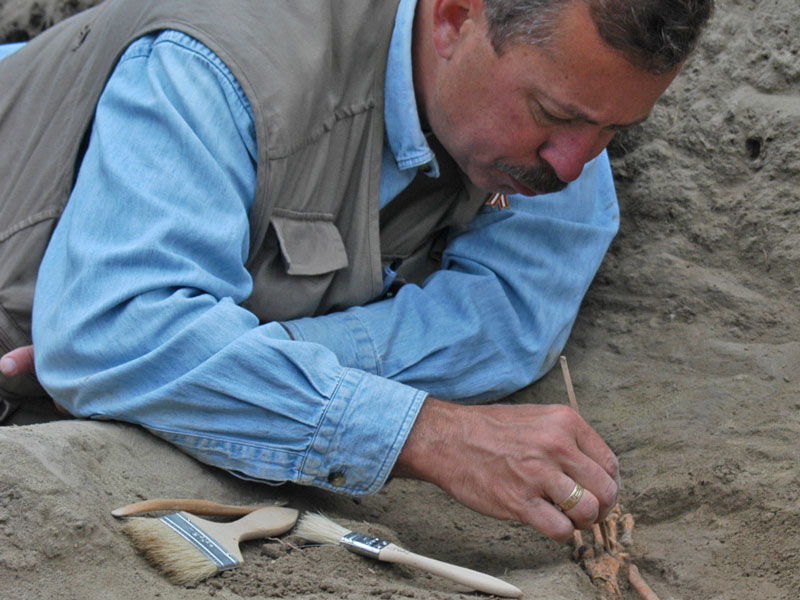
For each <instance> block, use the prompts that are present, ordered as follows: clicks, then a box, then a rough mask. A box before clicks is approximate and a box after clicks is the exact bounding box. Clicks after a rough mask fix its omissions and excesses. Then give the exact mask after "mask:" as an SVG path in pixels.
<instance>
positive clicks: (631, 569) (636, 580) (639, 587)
mask: <svg viewBox="0 0 800 600" xmlns="http://www.w3.org/2000/svg"><path fill="white" fill-rule="evenodd" d="M628 581H629V582H630V584H631V585H632V586H633V589H635V590H636V592H637V593H638V594H639V596H641V598H642V600H659V598H658V596H656V593H655V592H654V591H653V590H652V588H651V587H650V586H649V585H647V582H646V581H645V580H644V579H642V576H641V575H640V574H639V569H638V568H637V567H636V565H634V564H633V563H631V564H630V565H628Z"/></svg>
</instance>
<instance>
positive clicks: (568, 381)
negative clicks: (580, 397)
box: [558, 356, 581, 414]
mask: <svg viewBox="0 0 800 600" xmlns="http://www.w3.org/2000/svg"><path fill="white" fill-rule="evenodd" d="M558 360H559V362H560V363H561V373H562V374H563V375H564V383H565V384H566V386H567V397H568V398H569V405H570V406H571V407H572V410H574V411H575V412H576V413H578V414H581V411H580V409H579V408H578V401H577V400H576V398H575V390H574V389H573V388H572V377H570V376H569V367H568V366H567V357H566V356H562V357H561V358H559V359H558Z"/></svg>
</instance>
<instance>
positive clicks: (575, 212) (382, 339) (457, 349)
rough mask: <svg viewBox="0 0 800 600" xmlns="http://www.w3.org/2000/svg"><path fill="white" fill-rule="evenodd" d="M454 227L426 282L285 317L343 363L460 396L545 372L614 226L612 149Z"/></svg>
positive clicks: (492, 392)
mask: <svg viewBox="0 0 800 600" xmlns="http://www.w3.org/2000/svg"><path fill="white" fill-rule="evenodd" d="M510 205H511V207H510V210H503V211H498V210H496V209H491V208H489V207H484V208H483V209H482V210H481V212H480V213H479V214H478V215H477V217H476V218H475V219H473V221H472V222H471V223H470V224H469V227H468V228H467V230H466V231H462V232H458V233H454V234H453V235H452V237H451V239H450V240H449V243H448V247H447V250H446V252H445V254H444V258H443V268H442V270H440V271H437V272H436V273H434V274H433V275H432V276H431V277H430V278H429V279H428V280H427V281H426V282H425V283H424V284H423V285H422V286H421V287H420V286H416V285H410V284H408V285H405V286H403V287H402V288H400V291H399V293H398V294H397V295H396V296H395V297H394V298H391V299H387V300H383V301H381V302H376V303H374V304H370V305H367V306H363V307H354V308H350V309H348V310H347V311H345V312H342V313H337V314H332V315H327V316H324V317H318V318H315V319H297V320H294V321H289V322H287V323H285V325H286V326H287V328H288V329H289V330H290V331H291V332H292V334H293V335H294V337H295V339H298V340H305V341H313V342H318V343H320V344H322V345H324V346H326V347H329V348H332V349H333V350H334V351H335V352H336V354H337V356H338V358H339V361H340V362H341V364H343V365H347V366H351V367H353V368H358V369H363V370H365V371H369V372H370V373H375V374H377V375H381V376H383V377H388V378H391V379H393V380H395V381H398V382H402V383H405V384H407V385H411V386H414V387H415V388H418V389H421V390H425V391H426V392H428V393H430V394H431V395H433V396H435V397H438V398H443V399H450V400H454V401H458V402H463V403H477V402H482V401H487V400H493V399H497V398H500V397H502V396H504V395H507V394H509V393H511V392H513V391H515V390H517V389H520V388H521V387H524V386H525V385H527V384H529V383H530V382H531V381H533V380H535V379H537V378H539V377H541V376H543V375H544V374H545V373H546V372H547V371H548V370H549V369H550V368H551V367H552V366H553V365H554V364H555V361H556V359H557V357H558V355H559V354H560V352H561V350H562V349H563V347H564V344H565V343H566V341H567V337H568V335H569V333H570V331H571V329H572V326H573V324H574V322H575V318H576V316H577V313H578V308H579V307H580V304H581V301H582V299H583V296H584V294H585V293H586V291H587V289H588V287H589V284H590V283H591V281H592V279H593V278H594V275H595V273H596V271H597V269H598V267H599V266H600V263H601V261H602V259H603V256H604V255H605V253H606V251H607V249H608V246H609V244H610V243H611V240H612V239H613V238H614V235H615V234H616V232H617V230H618V226H619V208H618V205H617V198H616V193H615V191H614V183H613V179H612V176H611V169H610V167H609V163H608V157H607V155H606V153H605V152H604V153H603V154H601V155H600V156H599V157H598V158H596V159H595V160H594V161H592V162H590V163H588V164H587V165H586V167H585V168H584V171H583V173H582V175H581V177H580V178H578V179H577V180H576V181H574V182H573V183H571V184H570V185H569V186H567V188H566V189H565V190H563V191H562V192H559V193H555V194H548V195H543V196H536V197H532V198H526V197H523V196H512V197H511V198H510Z"/></svg>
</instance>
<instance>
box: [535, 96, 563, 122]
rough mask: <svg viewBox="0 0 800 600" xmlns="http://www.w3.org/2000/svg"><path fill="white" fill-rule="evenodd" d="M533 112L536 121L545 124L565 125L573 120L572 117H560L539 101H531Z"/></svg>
mask: <svg viewBox="0 0 800 600" xmlns="http://www.w3.org/2000/svg"><path fill="white" fill-rule="evenodd" d="M531 112H532V113H533V117H534V119H535V120H536V121H538V122H539V123H542V124H545V125H563V124H565V123H570V122H571V121H572V118H571V117H559V116H556V115H554V114H553V113H551V112H550V111H548V110H547V109H546V108H545V107H544V106H542V105H541V103H539V102H537V101H533V102H531Z"/></svg>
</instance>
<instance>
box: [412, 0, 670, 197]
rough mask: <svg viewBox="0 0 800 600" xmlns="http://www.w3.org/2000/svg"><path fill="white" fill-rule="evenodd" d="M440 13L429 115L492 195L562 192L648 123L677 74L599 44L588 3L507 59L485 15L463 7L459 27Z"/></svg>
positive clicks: (514, 46) (576, 5)
mask: <svg viewBox="0 0 800 600" xmlns="http://www.w3.org/2000/svg"><path fill="white" fill-rule="evenodd" d="M478 4H480V3H478ZM442 14H443V15H445V18H444V19H440V20H439V22H438V23H437V19H436V17H434V38H435V40H436V41H435V42H434V45H435V47H436V50H437V52H438V54H439V57H440V68H439V70H438V71H437V74H436V76H435V78H434V79H433V83H432V85H431V86H430V94H429V97H428V98H427V99H426V100H427V101H426V102H425V112H426V116H427V119H428V122H429V124H430V126H431V128H432V130H433V131H434V133H435V134H436V136H437V137H438V138H439V140H440V141H441V142H442V144H443V145H444V147H445V148H447V150H448V152H450V154H451V155H452V156H453V158H454V159H455V160H456V161H457V162H458V164H459V165H460V167H461V168H462V170H464V172H465V173H466V174H467V175H468V176H469V178H470V179H471V180H472V182H473V183H474V184H475V185H477V186H478V187H480V188H482V189H485V190H487V191H492V192H505V193H521V194H525V195H533V194H534V193H548V192H554V191H558V190H560V189H563V187H564V186H565V185H566V184H567V183H568V182H570V181H573V180H574V179H577V178H578V176H579V175H580V174H581V171H582V170H583V166H584V165H585V164H586V163H587V162H588V161H590V160H591V159H593V158H594V157H595V156H597V155H598V154H599V153H600V152H601V151H602V150H603V148H605V147H606V145H607V144H608V142H609V141H610V140H611V138H612V137H613V136H614V133H616V132H617V131H618V130H619V129H621V128H624V127H628V126H631V125H634V124H636V123H639V122H641V121H643V120H644V119H646V118H647V116H648V114H649V113H650V111H651V109H652V108H653V104H655V102H656V100H657V99H658V97H659V96H660V95H661V94H662V93H663V92H664V90H665V89H666V88H667V86H668V85H669V84H670V83H671V82H672V80H673V79H674V77H675V75H676V74H677V70H676V71H675V72H674V73H669V74H666V75H653V74H651V73H648V72H646V71H644V70H642V69H639V68H637V67H635V66H633V65H632V64H631V63H630V62H628V61H627V60H626V59H625V58H624V57H623V56H622V55H620V54H619V53H618V52H617V51H615V50H613V49H612V48H610V47H609V46H608V45H607V44H606V43H605V42H604V41H603V40H602V38H600V36H599V34H598V33H597V30H596V28H595V25H594V23H593V21H592V20H591V17H590V15H589V12H588V8H587V7H586V5H585V4H584V3H583V2H573V3H572V4H570V5H568V6H567V7H566V8H564V10H563V12H562V14H561V16H560V17H559V22H558V23H557V25H556V28H555V29H556V33H555V37H554V39H553V40H552V41H551V42H549V43H548V44H546V45H545V46H533V45H530V44H526V43H521V42H517V43H514V42H512V43H511V44H510V45H509V46H508V47H507V48H506V49H505V51H504V53H503V54H502V56H498V55H497V53H495V51H494V49H493V47H492V45H491V43H490V41H489V38H488V37H487V26H486V21H485V19H484V18H483V13H482V10H481V11H480V12H477V11H472V12H470V13H469V16H466V15H467V11H466V10H464V11H462V13H461V15H462V17H463V19H461V20H458V19H456V15H457V14H458V13H457V12H455V11H454V12H451V13H444V12H443V13H442ZM440 16H441V15H440ZM448 16H449V17H452V19H451V20H450V21H451V22H450V23H448V22H446V21H447V20H448ZM443 21H444V22H443ZM437 27H440V29H439V30H438V31H437ZM437 35H438V36H439V37H438V38H436V36H437Z"/></svg>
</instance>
